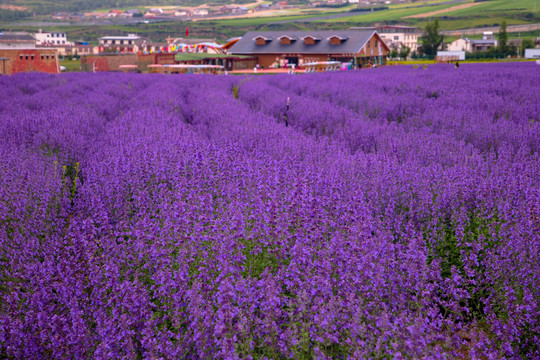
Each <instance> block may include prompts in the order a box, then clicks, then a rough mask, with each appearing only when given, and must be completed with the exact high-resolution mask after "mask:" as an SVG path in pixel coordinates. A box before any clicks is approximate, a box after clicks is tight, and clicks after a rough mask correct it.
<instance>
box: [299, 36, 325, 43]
mask: <svg viewBox="0 0 540 360" xmlns="http://www.w3.org/2000/svg"><path fill="white" fill-rule="evenodd" d="M303 39H304V44H305V45H315V44H316V43H317V41H319V40H321V39H319V38H316V37H314V36H304V38H303Z"/></svg>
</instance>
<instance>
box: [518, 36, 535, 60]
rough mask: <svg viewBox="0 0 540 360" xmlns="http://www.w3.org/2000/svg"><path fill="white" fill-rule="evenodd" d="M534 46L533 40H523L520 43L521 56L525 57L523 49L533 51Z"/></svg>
mask: <svg viewBox="0 0 540 360" xmlns="http://www.w3.org/2000/svg"><path fill="white" fill-rule="evenodd" d="M534 45H535V44H534V40H533V39H523V41H522V42H521V56H524V55H525V49H534Z"/></svg>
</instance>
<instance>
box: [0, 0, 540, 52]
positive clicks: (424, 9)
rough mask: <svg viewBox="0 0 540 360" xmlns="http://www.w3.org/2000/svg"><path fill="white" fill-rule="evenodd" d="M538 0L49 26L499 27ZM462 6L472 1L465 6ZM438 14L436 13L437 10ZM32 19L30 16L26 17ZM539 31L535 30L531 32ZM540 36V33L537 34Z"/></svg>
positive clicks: (157, 32)
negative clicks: (434, 22) (435, 21)
mask: <svg viewBox="0 0 540 360" xmlns="http://www.w3.org/2000/svg"><path fill="white" fill-rule="evenodd" d="M250 2H251V3H252V1H250ZM534 2H535V0H492V1H486V2H482V3H473V1H472V0H464V1H457V2H454V1H448V0H432V1H426V2H422V3H412V4H411V3H407V4H396V5H389V9H388V10H381V11H375V12H350V10H351V9H353V6H347V7H343V8H297V9H291V10H289V11H288V12H286V13H285V14H281V15H279V16H263V17H245V18H229V19H226V18H215V19H209V20H199V21H196V22H185V21H171V22H160V23H150V24H134V25H126V24H101V25H93V26H87V25H84V24H78V23H73V24H72V25H70V26H55V27H48V28H47V30H58V31H64V32H66V33H68V34H69V35H68V36H69V37H71V38H73V39H75V40H79V39H84V40H87V41H93V42H96V41H97V38H98V37H99V36H103V35H107V34H111V33H129V32H136V33H138V34H140V35H142V36H145V37H148V38H149V39H151V40H154V41H163V40H164V39H165V38H166V37H167V36H173V37H174V36H182V33H183V32H184V31H185V28H186V27H187V26H189V28H190V37H193V38H215V39H217V40H218V41H222V42H223V41H225V40H226V39H228V38H230V37H233V36H241V35H243V34H244V33H245V32H247V31H250V30H259V31H266V30H331V29H347V28H349V27H353V26H370V25H374V24H384V23H390V24H396V23H399V24H407V25H411V26H417V27H419V28H424V27H425V25H426V23H427V22H428V21H429V20H431V19H432V18H434V17H435V16H437V17H438V18H439V20H440V26H441V30H456V29H467V28H475V27H480V28H482V27H488V26H495V27H498V26H499V25H500V24H501V23H502V21H503V20H506V22H507V24H508V25H518V24H531V23H540V11H539V9H540V5H538V8H537V9H536V11H534ZM458 6H460V7H461V6H468V7H467V8H460V9H458V8H457V7H458ZM433 14H436V15H433ZM25 21H26V22H27V23H28V20H25ZM16 24H17V23H15V22H0V31H2V30H6V29H9V30H22V31H32V32H34V31H37V30H38V29H39V28H42V27H43V26H40V25H38V24H37V23H36V25H35V26H27V25H28V24H26V25H25V26H17V25H16ZM532 36H534V34H533V35H532ZM536 36H538V35H536Z"/></svg>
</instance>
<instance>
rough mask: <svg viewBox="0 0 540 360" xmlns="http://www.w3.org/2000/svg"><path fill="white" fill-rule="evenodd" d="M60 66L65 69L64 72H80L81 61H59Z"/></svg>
mask: <svg viewBox="0 0 540 360" xmlns="http://www.w3.org/2000/svg"><path fill="white" fill-rule="evenodd" d="M60 65H61V66H65V67H66V72H68V71H81V60H68V59H64V60H60Z"/></svg>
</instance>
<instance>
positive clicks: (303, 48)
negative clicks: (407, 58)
mask: <svg viewBox="0 0 540 360" xmlns="http://www.w3.org/2000/svg"><path fill="white" fill-rule="evenodd" d="M388 51H389V49H388V46H387V45H386V44H385V43H384V41H382V39H381V37H380V36H379V35H378V34H377V32H376V31H356V30H347V31H333V30H330V31H250V32H248V33H247V34H245V35H244V36H243V37H242V38H241V39H240V40H239V41H238V42H236V43H235V44H234V45H233V46H232V47H231V48H230V50H229V53H230V54H235V55H250V56H257V58H258V62H259V64H260V65H261V66H263V67H269V66H273V65H274V66H275V65H281V66H283V65H284V64H289V65H290V64H294V65H298V66H302V65H303V64H306V63H313V62H321V61H341V62H352V63H354V64H357V65H359V66H363V65H366V64H379V65H382V64H384V63H386V57H387V54H388Z"/></svg>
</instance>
